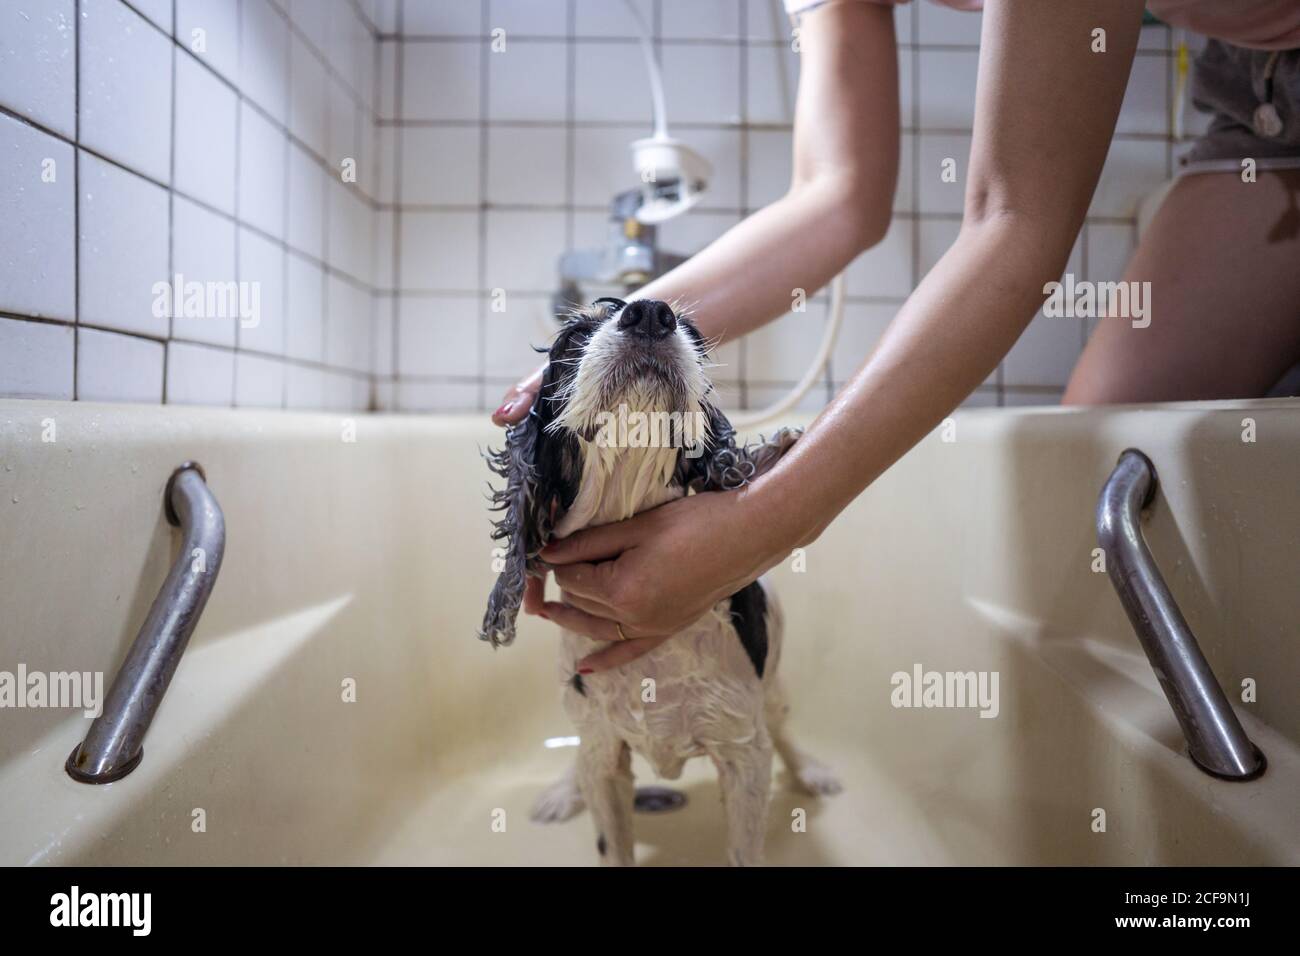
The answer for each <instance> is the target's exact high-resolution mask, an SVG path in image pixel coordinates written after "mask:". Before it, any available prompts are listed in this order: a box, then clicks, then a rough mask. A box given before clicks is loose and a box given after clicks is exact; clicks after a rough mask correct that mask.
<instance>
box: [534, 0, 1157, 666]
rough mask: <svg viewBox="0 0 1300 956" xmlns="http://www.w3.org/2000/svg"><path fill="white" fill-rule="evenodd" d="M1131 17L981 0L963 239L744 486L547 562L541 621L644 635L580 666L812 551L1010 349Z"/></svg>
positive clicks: (1053, 243)
mask: <svg viewBox="0 0 1300 956" xmlns="http://www.w3.org/2000/svg"><path fill="white" fill-rule="evenodd" d="M1141 13H1142V2H1141V0H1097V2H1093V3H1088V4H1079V3H1077V2H1074V0H990V2H989V4H988V6H987V8H986V12H985V20H984V34H983V38H982V49H981V56H980V76H979V92H978V100H977V105H976V121H975V135H974V141H973V144H972V148H971V168H970V175H969V181H968V184H967V192H966V209H965V214H964V217H963V222H962V229H961V234H960V235H959V237H958V239H957V241H956V242H955V243H954V244H953V246H952V248H951V249H949V251H948V252H947V254H945V255H944V257H943V258H942V259H941V260H940V262H939V263H938V265H936V266H935V268H934V269H933V270H932V271H931V272H930V273H929V274H928V275H927V276H926V277H925V280H924V281H923V282H922V283H921V285H920V286H918V287H917V289H916V291H915V292H913V294H912V296H911V297H910V298H909V300H908V302H907V304H906V305H905V306H904V307H903V308H902V310H901V311H900V312H899V314H898V316H897V317H896V318H895V320H894V322H893V323H892V324H891V325H890V327H889V329H888V330H887V331H886V333H885V335H884V336H883V338H882V339H881V341H880V343H879V344H878V345H877V346H876V348H875V350H874V352H873V353H872V354H871V356H870V357H869V358H868V359H867V361H866V363H865V364H864V365H863V367H862V368H861V369H860V370H859V371H858V373H857V375H856V376H855V378H854V380H853V381H852V382H851V383H850V384H849V385H848V386H847V387H846V388H845V390H844V391H843V392H842V393H841V394H840V395H838V396H837V397H836V399H835V400H834V401H833V402H832V403H831V404H830V406H828V407H827V408H826V409H825V411H823V412H822V413H821V415H819V416H818V418H817V420H816V421H815V422H814V423H813V424H812V426H811V427H810V428H809V429H808V431H807V432H806V433H805V435H804V437H803V438H802V439H800V441H798V442H797V443H796V444H795V445H794V447H793V448H792V449H791V450H790V452H789V453H788V454H787V455H786V456H785V457H784V458H782V459H781V461H780V462H779V463H778V464H777V465H776V466H775V467H774V468H773V469H772V471H771V472H769V473H768V474H767V475H765V476H763V477H761V478H759V479H757V480H756V481H754V483H753V484H751V485H750V486H748V487H747V488H745V489H743V490H742V491H740V492H737V493H735V494H715V495H696V496H693V497H691V498H687V499H685V500H683V501H679V502H675V503H673V504H671V505H667V506H665V507H663V508H658V509H655V510H654V511H650V512H647V513H645V514H643V515H638V516H637V517H636V518H633V519H632V520H631V521H628V522H623V523H621V524H616V525H608V526H606V527H603V528H597V529H593V530H592V531H590V532H584V533H582V534H579V535H575V536H573V537H572V538H569V539H567V540H565V541H564V542H560V543H558V544H557V546H556V547H555V549H554V551H552V552H549V553H545V554H544V556H545V558H546V559H547V560H548V561H551V562H552V563H555V564H568V566H567V567H564V568H561V569H559V570H558V571H557V572H556V578H557V580H558V581H559V582H560V584H561V586H562V587H563V588H564V589H565V591H566V592H567V593H569V594H572V595H573V596H574V598H573V603H574V604H575V607H572V608H565V607H564V606H563V605H558V604H547V605H546V610H547V612H548V613H549V614H550V615H551V616H552V617H553V618H556V619H559V620H560V623H562V624H563V625H564V626H566V627H571V628H574V629H576V630H579V631H582V632H584V633H588V634H590V635H591V636H593V637H597V638H609V637H611V636H616V635H613V634H612V633H611V632H612V625H609V626H608V627H607V626H606V625H607V624H608V621H606V620H605V619H609V620H617V621H621V622H623V627H624V632H625V633H626V634H628V635H629V636H637V635H645V636H646V637H647V640H645V641H634V642H630V643H627V644H623V645H621V646H619V647H613V648H610V649H609V650H606V651H602V652H600V653H599V654H597V655H595V658H594V659H593V660H592V661H591V662H590V664H589V666H593V667H597V668H605V667H609V666H617V664H619V663H622V662H624V661H626V660H629V659H631V658H633V657H635V656H637V654H638V653H639V652H643V649H642V648H640V647H637V645H638V644H644V645H646V646H647V647H648V646H651V645H652V644H653V643H655V642H657V641H658V640H661V639H662V635H663V634H665V633H671V632H673V631H674V630H676V629H678V628H679V627H681V626H682V625H684V624H685V623H686V622H689V621H690V620H694V619H695V618H696V617H698V616H699V615H700V614H701V613H703V611H704V610H706V609H707V608H708V607H710V606H712V604H713V603H714V602H715V601H717V600H719V599H721V598H723V597H725V596H726V595H728V594H731V593H734V591H735V590H738V589H739V587H741V586H743V585H745V584H747V583H749V582H750V581H752V580H754V579H755V578H756V577H757V576H758V575H759V574H761V573H762V572H763V571H765V570H767V569H768V568H770V567H772V566H774V565H775V564H777V563H778V562H780V561H781V560H783V559H784V558H785V557H786V555H788V554H789V552H790V549H791V548H794V547H799V546H801V545H806V544H808V543H810V542H812V541H814V540H815V539H816V538H817V537H818V535H819V534H820V533H821V531H822V530H823V529H824V528H825V527H826V525H827V524H829V523H830V521H831V520H832V519H833V518H834V517H835V516H836V515H837V514H839V512H840V511H842V510H843V509H844V508H845V507H846V506H847V505H848V504H849V502H851V501H852V500H853V499H854V498H855V497H857V495H858V494H860V493H861V492H862V490H863V489H864V488H866V487H867V486H868V485H869V484H870V483H871V482H872V481H873V480H874V479H875V478H876V477H877V476H878V475H879V474H880V473H881V472H883V471H884V470H885V469H886V468H888V467H889V466H890V465H891V464H893V462H894V461H896V460H897V459H898V458H899V457H900V456H901V455H902V454H903V453H904V452H906V451H907V450H908V449H909V448H911V447H912V446H913V445H914V444H916V442H918V441H920V439H921V438H923V437H924V436H925V435H926V434H927V433H928V432H929V431H930V429H932V428H933V427H934V426H935V425H936V424H937V423H938V422H939V421H941V420H942V418H943V416H944V415H946V414H948V413H949V412H950V411H951V410H952V409H953V408H954V407H955V406H956V405H957V404H959V403H960V402H961V400H962V399H963V398H964V397H965V396H966V395H968V394H969V393H970V392H971V391H972V390H973V389H974V388H975V387H976V386H977V385H978V384H979V383H980V382H981V381H983V380H984V378H985V377H986V376H987V375H988V373H989V372H990V371H991V370H992V369H993V368H994V367H995V366H996V364H997V363H998V361H999V360H1000V359H1001V358H1002V356H1003V355H1005V354H1006V352H1007V351H1009V350H1010V348H1011V345H1012V344H1013V343H1014V342H1015V340H1016V339H1017V338H1018V337H1019V335H1020V333H1021V332H1022V331H1023V330H1024V328H1025V326H1026V325H1027V324H1028V323H1029V321H1030V319H1031V318H1032V317H1033V315H1034V312H1035V311H1036V310H1037V308H1038V306H1039V305H1040V304H1041V303H1042V301H1043V295H1044V293H1043V285H1044V283H1046V282H1048V281H1052V280H1055V279H1057V278H1058V277H1059V275H1060V273H1061V270H1062V269H1063V268H1064V265H1065V262H1066V260H1067V258H1068V256H1069V251H1070V247H1071V245H1072V243H1073V242H1074V238H1075V236H1076V234H1077V233H1078V230H1079V228H1080V226H1081V225H1082V222H1083V217H1084V215H1085V213H1086V211H1087V208H1088V204H1089V202H1090V201H1091V197H1092V193H1093V190H1094V189H1095V188H1096V183H1097V178H1098V176H1099V175H1100V171H1101V167H1102V164H1103V162H1104V161H1105V157H1106V152H1107V148H1108V145H1109V142H1110V137H1111V134H1112V132H1113V130H1114V125H1115V119H1116V117H1117V115H1118V113H1119V107H1120V102H1121V101H1122V99H1123V96H1124V89H1125V85H1126V83H1127V79H1128V73H1129V68H1130V66H1131V63H1132V57H1133V52H1134V49H1135V48H1136V44H1137V35H1138V28H1139V25H1140V20H1141ZM1096 27H1101V28H1104V29H1105V30H1106V31H1107V45H1108V49H1109V52H1108V53H1104V54H1095V53H1092V52H1091V47H1090V44H1091V31H1092V30H1093V29H1094V28H1096ZM701 523H703V526H706V527H708V528H709V533H708V534H703V535H702V534H700V533H699V528H700V527H701V526H702V525H701ZM615 555H618V558H617V560H614V561H605V562H604V563H601V564H590V563H587V562H591V561H598V560H601V559H603V558H610V557H613V556H615ZM569 562H576V563H572V564H570V563H569Z"/></svg>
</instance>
